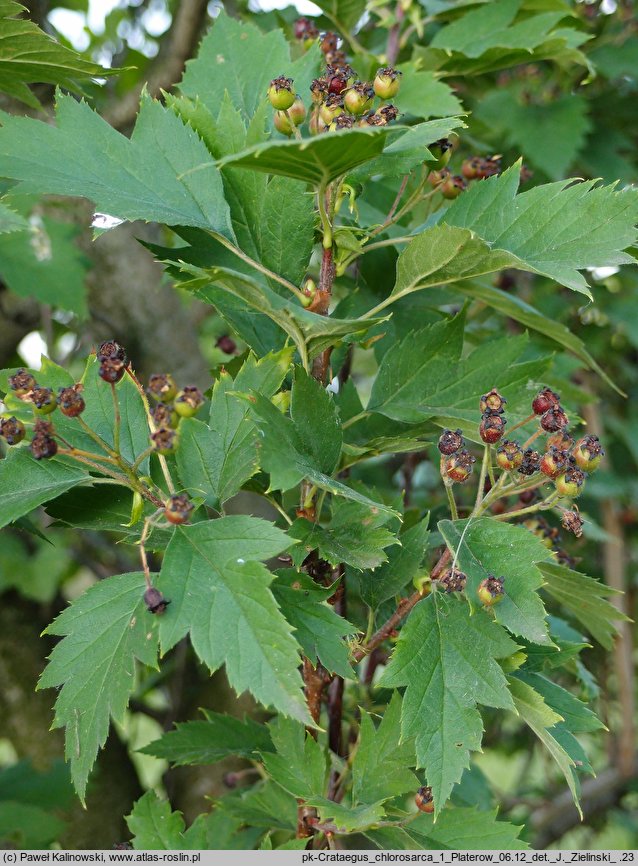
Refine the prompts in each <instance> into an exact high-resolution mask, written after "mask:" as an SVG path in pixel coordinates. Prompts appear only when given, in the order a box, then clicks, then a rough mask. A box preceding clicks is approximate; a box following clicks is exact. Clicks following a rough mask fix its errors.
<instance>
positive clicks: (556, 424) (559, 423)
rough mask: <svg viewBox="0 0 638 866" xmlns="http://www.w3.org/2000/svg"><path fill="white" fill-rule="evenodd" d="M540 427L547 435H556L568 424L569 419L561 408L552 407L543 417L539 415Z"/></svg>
mask: <svg viewBox="0 0 638 866" xmlns="http://www.w3.org/2000/svg"><path fill="white" fill-rule="evenodd" d="M540 423H541V427H542V428H543V430H547V432H548V433H556V431H557V430H562V429H563V428H564V427H567V425H568V424H569V418H568V417H567V415H566V414H565V411H564V409H562V408H561V406H552V408H551V409H548V410H547V412H545V414H544V415H541V422H540Z"/></svg>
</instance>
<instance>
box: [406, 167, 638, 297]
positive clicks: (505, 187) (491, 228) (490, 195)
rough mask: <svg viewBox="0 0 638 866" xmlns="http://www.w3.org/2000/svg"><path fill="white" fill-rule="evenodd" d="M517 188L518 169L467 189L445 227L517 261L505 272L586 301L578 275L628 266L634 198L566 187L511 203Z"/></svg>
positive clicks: (606, 189)
mask: <svg viewBox="0 0 638 866" xmlns="http://www.w3.org/2000/svg"><path fill="white" fill-rule="evenodd" d="M519 183H520V169H519V164H518V163H517V164H515V165H513V166H512V167H511V168H509V169H507V171H504V172H503V174H501V175H499V176H495V177H492V178H488V179H487V180H486V181H481V183H478V184H475V185H474V186H472V187H471V188H470V189H469V190H468V191H467V193H466V194H464V195H463V196H460V197H459V198H458V199H457V200H456V201H455V202H454V203H453V204H452V205H451V206H450V207H449V208H448V210H447V211H446V212H445V215H444V217H443V220H444V222H445V223H446V224H447V225H450V226H456V227H462V228H466V229H471V230H472V231H473V232H474V233H475V234H476V235H478V236H479V237H480V238H482V239H483V240H484V241H485V242H486V243H487V244H489V246H490V248H491V249H493V250H494V254H495V255H496V254H497V253H498V254H501V255H503V254H505V255H510V256H511V257H513V258H514V259H516V260H517V261H518V264H516V263H512V264H511V265H510V266H511V267H517V268H520V269H522V270H527V271H532V273H538V274H543V275H545V276H547V277H549V278H550V279H553V280H556V282H558V283H560V284H561V285H564V286H567V287H568V288H571V289H574V290H575V291H577V292H582V293H583V294H586V295H588V296H589V297H590V292H589V288H588V286H587V283H586V281H585V279H584V277H583V276H582V274H580V273H579V270H582V269H584V268H593V267H606V266H610V265H620V264H632V263H633V262H634V261H635V259H634V257H633V256H632V255H629V254H628V253H626V252H624V250H625V249H627V248H628V247H630V246H631V245H632V244H634V243H635V242H636V237H637V232H636V228H635V223H636V222H638V190H635V189H632V188H627V189H623V190H620V191H617V190H616V189H615V185H614V184H611V185H610V186H596V181H583V182H581V183H579V182H576V181H575V180H574V179H571V180H561V181H558V182H556V183H548V184H542V185H540V186H536V187H534V188H533V189H531V190H528V191H527V192H523V193H520V194H519V195H517V194H516V192H517V190H518V186H519ZM429 231H432V229H430V230H429ZM425 234H427V232H426V233H425ZM421 237H423V236H421ZM412 243H414V241H412ZM408 249H409V247H408ZM406 252H407V250H406ZM484 273H485V272H484ZM467 276H470V275H469V274H468V275H467Z"/></svg>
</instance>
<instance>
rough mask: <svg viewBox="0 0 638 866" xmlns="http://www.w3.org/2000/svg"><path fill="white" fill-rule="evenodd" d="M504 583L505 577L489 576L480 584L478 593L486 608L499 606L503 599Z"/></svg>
mask: <svg viewBox="0 0 638 866" xmlns="http://www.w3.org/2000/svg"><path fill="white" fill-rule="evenodd" d="M504 583H505V578H504V577H495V576H494V575H493V574H489V575H488V576H487V577H486V578H485V580H482V581H481V582H480V583H479V585H478V589H477V591H476V593H477V595H478V597H479V599H480V600H481V602H482V603H483V604H484V605H485V606H486V607H491V606H492V605H493V604H497V603H498V602H499V601H500V600H501V599H502V598H503V595H504V593H503V587H504Z"/></svg>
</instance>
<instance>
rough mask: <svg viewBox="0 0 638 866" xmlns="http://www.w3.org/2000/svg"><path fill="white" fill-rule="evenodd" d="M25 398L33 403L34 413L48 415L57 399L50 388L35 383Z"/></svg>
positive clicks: (54, 407)
mask: <svg viewBox="0 0 638 866" xmlns="http://www.w3.org/2000/svg"><path fill="white" fill-rule="evenodd" d="M26 399H27V400H29V401H30V402H31V403H33V411H34V412H35V414H36V415H50V414H51V412H53V411H54V410H55V409H56V408H57V405H58V401H57V399H56V397H55V394H54V393H53V390H52V389H51V388H43V387H41V386H40V385H36V386H35V388H32V390H31V391H29V393H28V394H27V395H26Z"/></svg>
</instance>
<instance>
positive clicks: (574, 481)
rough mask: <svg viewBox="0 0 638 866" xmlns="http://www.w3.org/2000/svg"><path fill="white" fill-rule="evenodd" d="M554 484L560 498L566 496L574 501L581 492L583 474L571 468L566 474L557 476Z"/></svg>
mask: <svg viewBox="0 0 638 866" xmlns="http://www.w3.org/2000/svg"><path fill="white" fill-rule="evenodd" d="M554 484H555V485H556V490H557V492H558V493H559V495H560V496H567V497H569V498H570V499H575V498H576V497H577V496H580V494H581V493H582V492H583V487H584V485H585V473H584V472H583V470H582V469H578V468H577V467H575V466H572V467H571V468H569V469H568V470H567V472H564V473H563V474H562V475H559V476H558V477H557V478H556V479H555V481H554Z"/></svg>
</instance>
